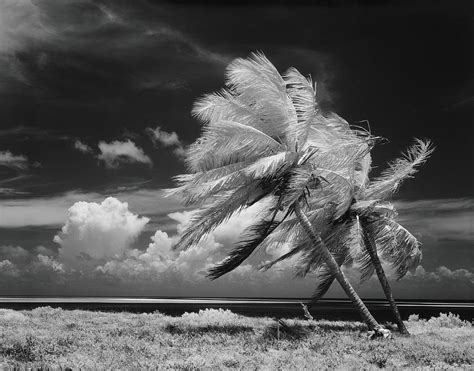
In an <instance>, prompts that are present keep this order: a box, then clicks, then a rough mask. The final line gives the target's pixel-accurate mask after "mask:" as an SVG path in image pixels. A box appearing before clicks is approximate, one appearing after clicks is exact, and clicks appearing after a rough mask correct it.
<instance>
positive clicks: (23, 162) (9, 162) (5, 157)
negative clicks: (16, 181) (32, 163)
mask: <svg viewBox="0 0 474 371" xmlns="http://www.w3.org/2000/svg"><path fill="white" fill-rule="evenodd" d="M0 166H5V167H7V168H11V169H19V170H24V169H26V168H27V167H28V159H27V158H26V156H23V155H14V154H13V153H11V152H10V151H0Z"/></svg>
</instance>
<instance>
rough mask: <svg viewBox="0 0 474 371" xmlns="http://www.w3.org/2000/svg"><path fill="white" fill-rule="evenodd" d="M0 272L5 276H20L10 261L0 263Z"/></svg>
mask: <svg viewBox="0 0 474 371" xmlns="http://www.w3.org/2000/svg"><path fill="white" fill-rule="evenodd" d="M0 272H1V273H2V274H3V275H5V276H12V277H16V276H19V275H20V270H19V269H18V268H17V266H16V265H15V264H13V263H12V262H11V261H10V260H8V259H5V260H2V261H0Z"/></svg>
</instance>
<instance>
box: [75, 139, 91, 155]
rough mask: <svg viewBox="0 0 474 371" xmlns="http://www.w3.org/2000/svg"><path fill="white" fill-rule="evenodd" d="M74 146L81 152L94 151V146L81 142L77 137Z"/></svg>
mask: <svg viewBox="0 0 474 371" xmlns="http://www.w3.org/2000/svg"><path fill="white" fill-rule="evenodd" d="M74 148H75V149H77V150H78V151H79V152H82V153H92V151H93V150H92V147H91V146H89V145H87V144H85V143H83V142H81V141H80V140H79V139H77V140H76V141H75V142H74Z"/></svg>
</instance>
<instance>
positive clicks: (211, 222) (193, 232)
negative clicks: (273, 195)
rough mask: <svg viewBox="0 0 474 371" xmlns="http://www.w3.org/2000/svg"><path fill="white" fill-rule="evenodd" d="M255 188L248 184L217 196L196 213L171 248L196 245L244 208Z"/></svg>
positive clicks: (177, 248) (178, 248)
mask: <svg viewBox="0 0 474 371" xmlns="http://www.w3.org/2000/svg"><path fill="white" fill-rule="evenodd" d="M255 188H256V185H255V184H250V185H245V186H242V187H240V188H237V190H235V191H230V192H225V193H224V194H221V195H219V196H218V197H217V198H216V199H215V200H214V202H213V203H212V204H210V205H208V206H206V207H204V208H203V209H201V210H199V211H197V212H196V213H195V214H194V215H193V217H192V218H191V220H190V222H189V223H188V225H187V227H186V228H185V230H184V232H183V234H182V235H181V236H180V239H179V241H178V242H177V243H176V245H175V246H174V247H173V248H174V249H176V250H181V249H187V248H189V247H191V246H193V245H196V244H197V243H198V242H199V241H200V240H201V239H203V238H204V237H205V236H207V235H208V234H209V233H210V232H212V231H213V230H214V229H215V228H216V227H217V226H218V225H220V224H222V223H224V222H225V221H227V220H228V219H229V218H230V217H231V216H232V215H234V214H235V213H237V212H238V211H240V210H241V209H243V208H245V207H246V206H247V203H248V201H249V199H250V197H251V196H252V193H253V191H254V190H255Z"/></svg>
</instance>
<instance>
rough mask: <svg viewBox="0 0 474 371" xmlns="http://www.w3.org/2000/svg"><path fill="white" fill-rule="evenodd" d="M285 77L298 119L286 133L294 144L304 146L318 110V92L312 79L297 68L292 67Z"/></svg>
mask: <svg viewBox="0 0 474 371" xmlns="http://www.w3.org/2000/svg"><path fill="white" fill-rule="evenodd" d="M283 79H284V80H285V83H286V88H287V93H288V96H289V97H290V99H291V101H292V103H293V107H294V109H295V112H296V121H295V122H292V123H291V125H289V126H288V127H287V129H286V135H287V137H288V138H289V141H291V142H292V143H294V145H299V146H303V145H304V144H305V143H306V140H307V137H308V132H309V128H310V126H311V122H312V120H314V118H315V115H316V113H317V111H318V105H317V103H316V92H315V91H314V89H313V83H312V81H311V79H310V78H308V79H307V78H306V77H304V76H303V75H302V74H301V73H300V72H299V71H298V70H297V69H296V68H293V67H291V68H290V69H289V70H288V71H287V72H286V73H285V75H284V76H283Z"/></svg>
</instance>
